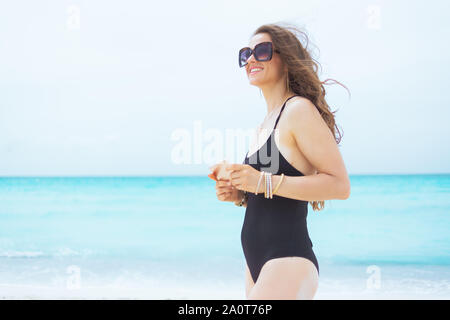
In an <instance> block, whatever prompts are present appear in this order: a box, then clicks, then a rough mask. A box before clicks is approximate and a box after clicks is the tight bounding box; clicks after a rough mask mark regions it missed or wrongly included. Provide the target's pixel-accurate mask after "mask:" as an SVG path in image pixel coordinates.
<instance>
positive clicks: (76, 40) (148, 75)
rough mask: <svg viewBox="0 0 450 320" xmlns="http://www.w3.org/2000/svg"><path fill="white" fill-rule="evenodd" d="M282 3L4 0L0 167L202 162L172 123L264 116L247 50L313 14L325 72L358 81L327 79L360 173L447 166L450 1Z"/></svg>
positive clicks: (248, 120) (155, 168) (7, 172)
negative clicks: (266, 31)
mask: <svg viewBox="0 0 450 320" xmlns="http://www.w3.org/2000/svg"><path fill="white" fill-rule="evenodd" d="M273 4H274V2H273V1H263V0H258V1H250V0H249V1H234V0H233V1H229V0H227V1H172V2H162V1H160V2H150V1H135V0H132V1H106V0H89V1H88V0H86V1H80V0H71V1H63V0H53V1H42V0H41V1H31V0H29V1H21V0H20V1H9V2H6V1H4V2H2V3H1V4H0V175H1V176H25V175H33V176H47V175H48V176H55V175H178V174H181V175H196V174H200V175H201V174H207V172H208V167H209V165H210V163H207V161H206V160H205V159H203V160H202V161H201V162H200V163H198V164H195V163H194V160H193V162H192V163H190V164H186V163H185V164H176V163H175V162H174V161H173V158H172V151H173V149H174V147H175V145H176V144H177V141H174V140H172V139H171V136H172V134H174V133H176V132H181V131H183V130H184V132H185V133H187V134H190V135H192V136H194V134H195V130H194V127H195V123H200V125H201V128H202V130H204V131H203V133H204V132H205V131H206V130H216V132H219V133H220V134H223V135H224V136H225V133H226V130H231V131H233V130H249V129H252V128H254V127H256V126H257V125H258V124H259V123H260V122H261V121H262V119H263V118H264V116H265V112H266V105H265V101H264V99H263V98H262V97H261V96H260V92H259V90H258V89H257V88H256V87H254V86H250V85H249V84H248V80H247V77H246V75H245V72H244V70H243V69H240V68H239V67H238V63H237V61H238V60H237V52H238V50H239V49H240V48H241V47H243V46H246V45H247V44H248V40H249V38H250V36H251V34H252V32H253V31H254V30H255V29H256V28H257V27H258V26H260V25H262V24H265V23H273V22H288V23H294V24H296V25H297V26H299V27H301V28H305V29H306V31H307V32H308V34H309V35H310V38H311V40H312V42H313V43H314V44H315V45H316V46H317V47H318V48H319V50H320V54H319V55H318V56H317V55H316V57H317V58H318V60H319V62H320V63H321V64H322V68H323V71H322V73H321V74H320V75H319V76H320V78H321V79H322V80H324V79H326V78H334V79H336V80H338V81H341V82H343V83H344V84H345V85H346V86H347V87H348V88H349V89H350V91H351V93H352V96H351V99H349V98H348V95H347V93H346V91H345V90H344V89H342V88H341V87H339V86H329V87H328V88H329V91H328V93H327V100H328V103H329V104H330V105H331V107H332V109H333V110H335V109H336V108H339V111H338V112H337V113H336V115H337V118H336V120H337V123H338V125H339V126H340V128H342V129H343V131H344V137H343V139H342V142H341V147H340V150H341V152H342V155H343V157H344V161H345V163H346V166H347V170H348V172H349V173H350V174H360V173H374V174H379V173H443V172H446V173H448V172H450V148H449V145H450V144H449V140H450V139H449V136H450V129H449V126H448V125H447V123H448V119H450V111H449V108H450V99H449V96H448V94H447V93H448V88H449V83H448V80H449V78H450V77H449V75H450V68H449V67H450V55H449V45H448V41H447V40H446V39H447V38H448V35H449V34H450V22H449V21H448V18H447V17H448V12H449V10H450V5H449V4H448V2H447V1H427V2H424V1H360V0H359V1H356V0H355V1H340V2H338V1H277V5H276V6H274V5H273ZM78 18H79V19H78ZM203 137H204V138H205V136H203ZM200 143H201V145H200V149H201V150H205V148H206V146H207V144H208V143H207V141H200ZM192 148H194V147H192ZM192 151H193V153H195V151H194V149H192ZM245 151H246V150H240V151H236V152H237V154H236V155H235V157H236V162H239V163H240V162H242V160H243V157H244V156H245ZM226 156H227V157H229V156H230V155H229V154H228V155H226ZM193 159H194V158H193Z"/></svg>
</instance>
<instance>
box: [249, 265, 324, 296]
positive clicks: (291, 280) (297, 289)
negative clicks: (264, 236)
mask: <svg viewBox="0 0 450 320" xmlns="http://www.w3.org/2000/svg"><path fill="white" fill-rule="evenodd" d="M318 284H319V275H318V272H317V269H316V267H315V265H314V264H313V263H312V262H311V261H310V260H308V259H306V258H302V257H282V258H275V259H271V260H269V261H267V262H266V263H265V264H264V265H263V267H262V268H261V272H260V274H259V277H258V280H257V281H256V283H255V285H254V286H253V288H252V290H251V292H250V296H249V299H283V300H287V299H313V298H314V295H315V293H316V291H317V287H318Z"/></svg>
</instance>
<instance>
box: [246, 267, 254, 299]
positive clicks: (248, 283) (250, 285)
mask: <svg viewBox="0 0 450 320" xmlns="http://www.w3.org/2000/svg"><path fill="white" fill-rule="evenodd" d="M254 285H255V283H254V282H253V278H252V275H251V274H250V270H249V268H248V265H247V263H246V264H245V296H246V297H247V299H248V297H249V296H250V292H251V290H252V288H253V286H254Z"/></svg>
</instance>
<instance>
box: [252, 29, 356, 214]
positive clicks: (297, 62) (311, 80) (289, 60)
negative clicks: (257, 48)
mask: <svg viewBox="0 0 450 320" xmlns="http://www.w3.org/2000/svg"><path fill="white" fill-rule="evenodd" d="M259 33H268V34H269V35H270V37H271V38H272V42H273V44H274V47H275V48H277V49H278V50H279V51H280V57H281V59H282V61H283V62H284V63H285V64H286V65H287V69H288V72H287V73H288V74H287V78H286V90H287V92H291V91H292V92H294V93H296V94H298V95H300V96H302V97H304V98H307V99H309V100H310V101H311V102H312V103H313V104H314V105H315V106H316V108H317V110H318V111H319V113H320V115H321V116H322V118H323V120H325V123H326V124H327V125H328V127H329V128H330V130H331V132H332V133H333V136H334V137H335V140H336V143H337V144H338V145H339V143H340V142H341V139H342V136H343V135H342V134H341V132H340V131H339V128H338V127H337V125H336V121H335V117H334V113H335V112H336V111H331V110H330V106H329V105H328V103H327V102H326V100H325V94H326V92H325V87H324V85H330V84H340V85H341V86H343V87H344V88H345V89H346V90H347V91H348V92H349V94H350V91H349V90H348V88H347V87H346V86H345V85H343V84H342V83H340V82H339V81H336V80H334V79H326V80H324V81H320V79H319V76H318V71H319V67H320V69H322V67H321V65H320V63H319V62H318V61H317V60H315V59H314V58H313V57H312V52H310V50H309V47H311V45H312V44H311V43H310V41H309V38H308V35H307V33H306V32H305V31H302V30H300V29H299V28H298V27H296V26H294V25H292V24H287V23H276V24H265V25H262V26H260V27H259V28H258V29H257V30H256V31H255V32H254V33H253V35H252V36H254V35H256V34H259ZM301 40H303V44H302V42H301ZM317 173H319V172H317ZM309 203H310V204H311V206H312V208H313V210H314V211H320V210H322V209H323V208H324V207H325V202H324V201H310V202H309Z"/></svg>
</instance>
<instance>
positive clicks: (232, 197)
mask: <svg viewBox="0 0 450 320" xmlns="http://www.w3.org/2000/svg"><path fill="white" fill-rule="evenodd" d="M229 182H230V180H218V181H217V182H216V195H217V199H219V200H220V201H230V202H237V201H238V200H240V198H239V196H240V192H239V191H240V190H238V189H236V188H235V187H233V186H232V185H230V184H229Z"/></svg>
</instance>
